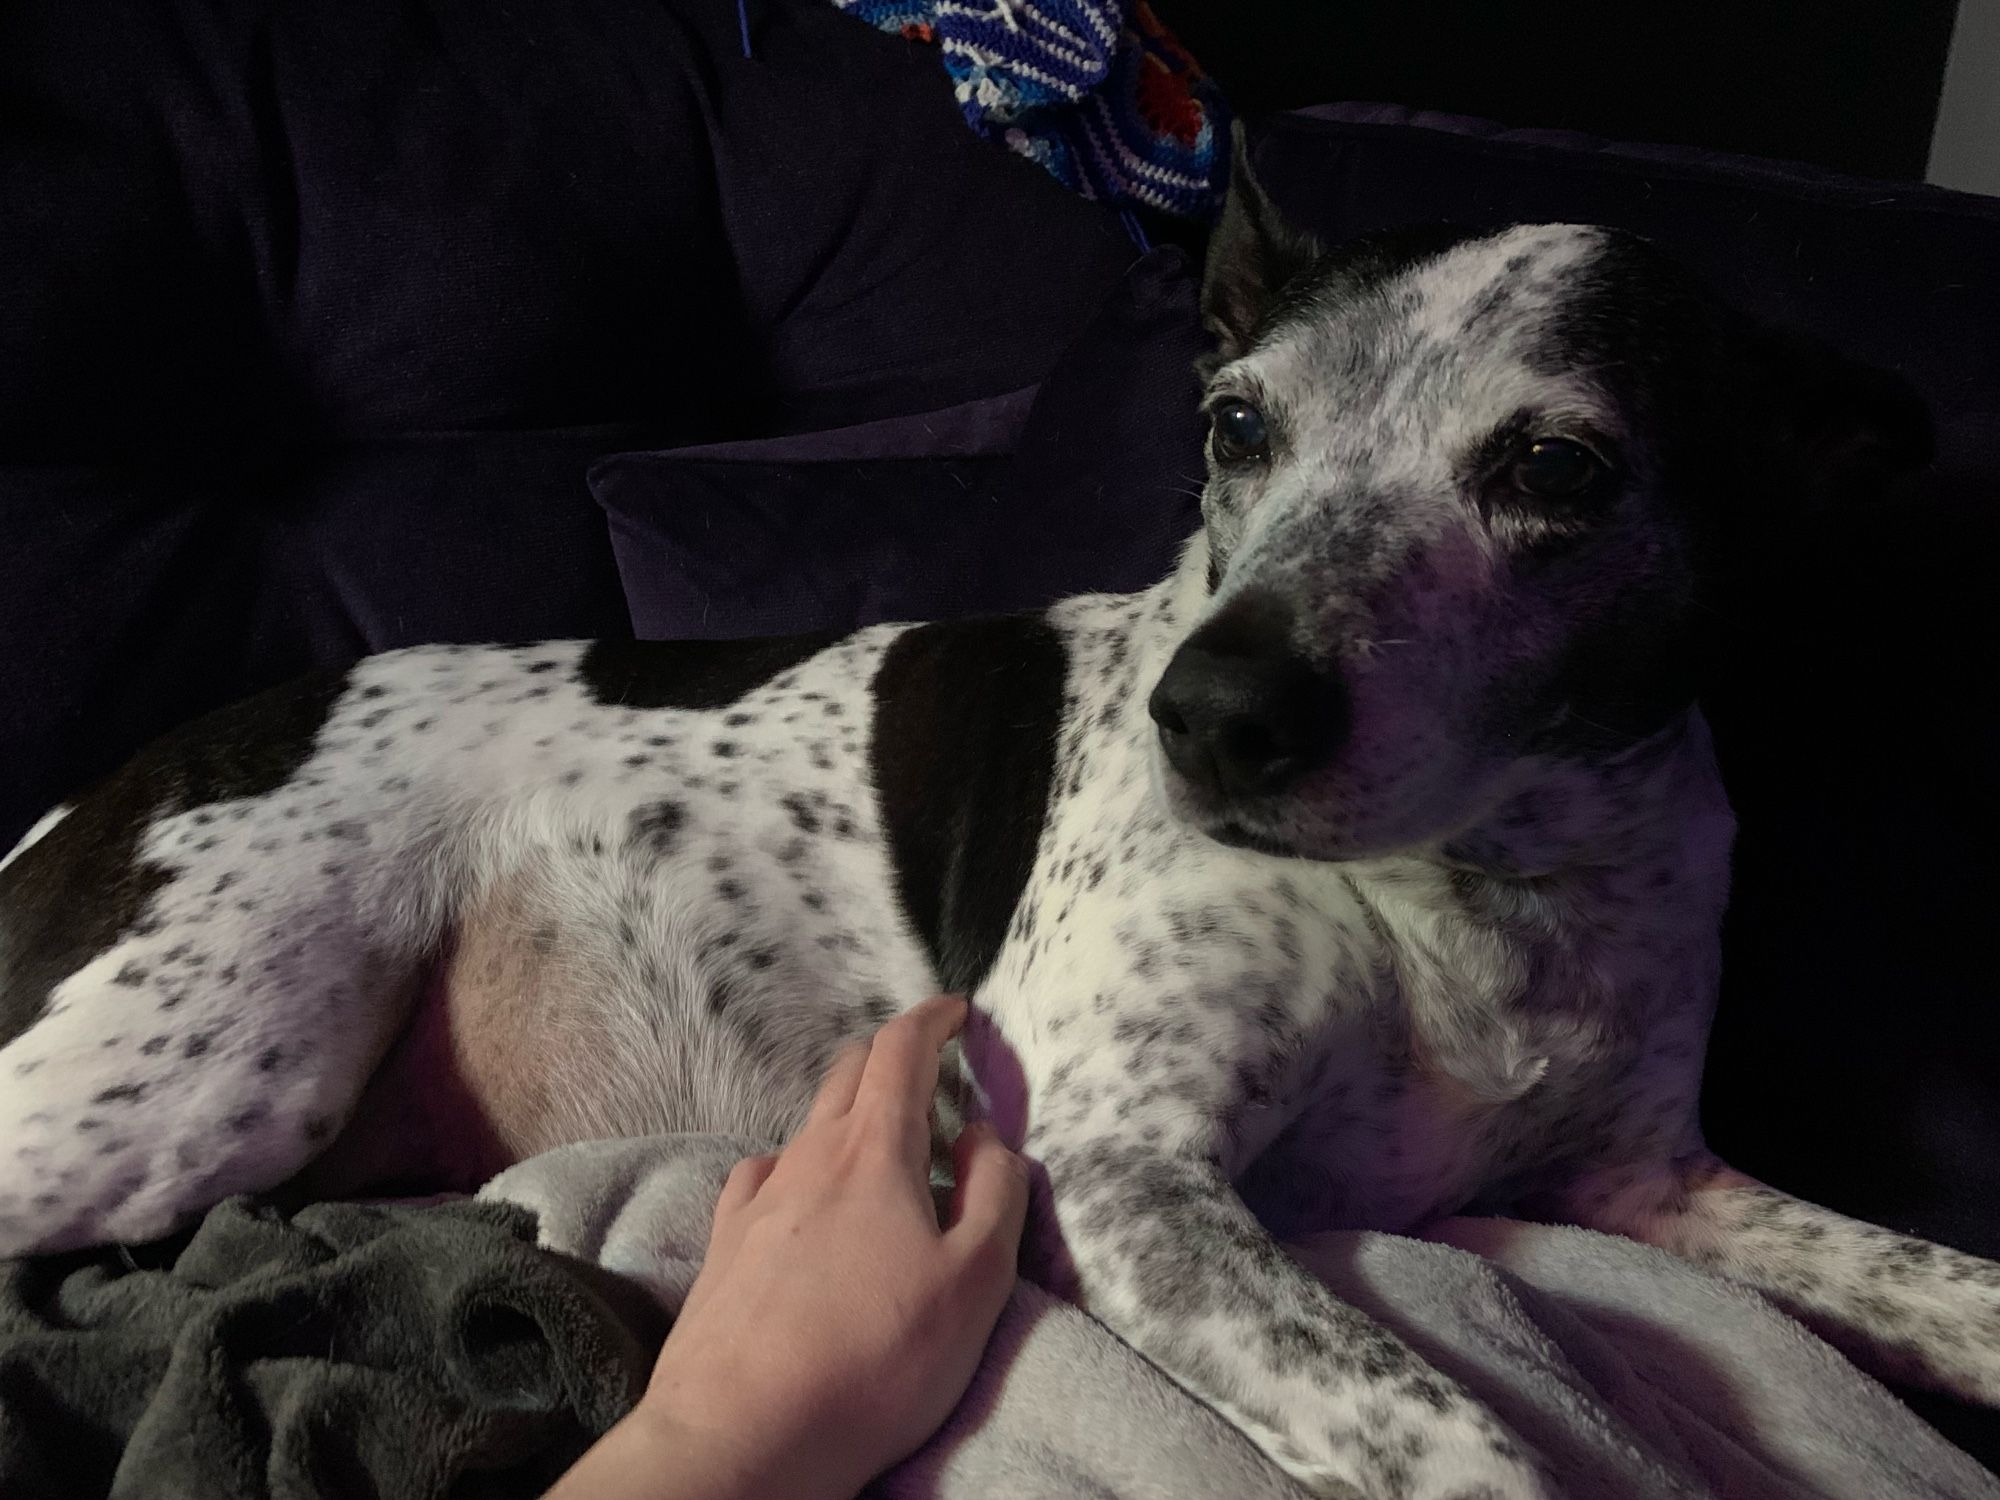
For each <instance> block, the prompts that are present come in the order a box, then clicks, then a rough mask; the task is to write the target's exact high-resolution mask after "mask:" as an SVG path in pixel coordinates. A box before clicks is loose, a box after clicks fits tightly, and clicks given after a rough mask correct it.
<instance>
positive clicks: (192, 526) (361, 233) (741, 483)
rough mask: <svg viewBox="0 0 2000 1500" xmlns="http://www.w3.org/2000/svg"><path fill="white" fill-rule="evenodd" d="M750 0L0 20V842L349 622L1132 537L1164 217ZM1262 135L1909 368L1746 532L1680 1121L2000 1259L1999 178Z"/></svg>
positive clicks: (372, 643)
mask: <svg viewBox="0 0 2000 1500" xmlns="http://www.w3.org/2000/svg"><path fill="white" fill-rule="evenodd" d="M750 15H751V20H752V26H751V37H750V40H751V46H750V49H749V55H748V56H746V55H745V53H744V48H743V44H742V39H741V36H740V33H739V23H738V15H737V9H736V6H735V4H734V3H733V0H667V3H661V0H644V3H641V0H563V3H561V4H557V3H553V0H527V3H523V4H516V5H511V6H507V7H500V8H496V7H493V6H490V5H485V4H479V3H475V0H415V3H410V4H397V5H392V4H389V3H386V0H351V3H349V4H346V5H342V6H339V7H324V6H321V7H313V6H284V7H280V6H277V5H275V4H270V3H254V0H242V3H236V4H204V3H198V0H158V3H154V4H151V5H148V6H144V7H129V8H125V9H119V10H115V11H114V10H113V9H111V8H109V7H107V8H106V9H105V11H104V14H103V15H102V16H101V17H99V18H98V19H96V20H94V21H90V22H85V21H83V20H80V19H79V11H78V9H77V7H76V6H75V5H73V4H72V3H70V0H17V3H16V4H14V5H12V6H9V7H7V8H6V9H5V10H4V11H0V285H3V286H4V288H5V291H4V294H3V295H0V558H4V564H0V568H4V571H0V646H4V648H5V649H4V650H0V765H4V766H5V768H6V769H5V774H4V776H0V846H5V845H7V844H9V843H11V841H12V839H13V837H14V836H15V835H16V834H18V833H19V832H20V831H21V830H22V829H23V828H25V827H26V825H27V824H28V823H29V822H30V821H31V820H32V819H33V817H34V816H35V815H36V814H37V813H38V812H39V811H41V810H42V809H43V808H44V807H46V806H47V805H48V804H50V803H51V802H52V801H54V800H56V799H58V798H60V797H62V796H63V795H65V794H66V793H68V792H69V791H71V790H73V789H74V788H76V787H77V786H78V785H79V784H81V783H83V782H84V781H86V780H88V779H89V778H91V777H93V776H95V775H97V774H99V773H101V772H103V771H105V770H106V769H108V768H109V767H111V766H112V765H113V764H115V763H116V762H118V761H119V760H120V759H122V758H123V757H124V756H125V755H126V754H128V753H129V752H130V751H131V750H132V749H133V748H134V747H135V746H136V745H137V744H139V743H140V742H142V741H143V740H145V739H147V738H148V737H150V736H151V735H153V734H155V733H156V732H158V731H159V730H161V729H163V728H165V727H166V726H168V725H170V724H172V723H173V722H175V721H177V720H179V719H182V718H184V717H186V716H189V715H191V714H193V713H195V712H197V711H200V710H202V709H205V708H208V707H211V706H213V705H215V704H217V703H220V702H222V701H225V700H228V699H231V698H234V697H237V696H240V695H242V694H245V693H247V692H250V691H252V690H254V689H257V688H260V687H263V686H265V685H268V684H270V683H272V682H275V681H278V680H280V679H283V678H285V677H287V676H290V675H292V674H295V673H297V672H298V671H300V670H301V669H304V668H306V667H309V666H312V665H315V664H323V663H330V662H336V661H340V660H345V659H348V658H351V657H353V656H355V655H358V654H361V653H365V652H371V651H377V650H382V649H386V648H390V647H394V646H399V645H404V644H408V643H412V642H419V641H432V640H477V639H492V638H524V637H527V638H533V637H545V636H552V635H582V634H621V633H626V632H628V631H630V630H633V629H634V628H636V629H637V630H639V631H640V632H641V633H644V634H655V635H711V636H723V635H738V634H758V633H777V632H784V631H791V630H797V629H807V628H818V627H822V626H838V625H842V624H851V623H854V622H857V621H861V620H866V619H878V618H884V617H889V616H896V615H903V616H911V615H933V614H943V613H950V612H966V611H973V610H987V609H1004V608H1014V607H1028V606H1032V605H1034V604H1037V603H1039V602H1042V601H1044V600H1046V599H1049V598H1052V597H1055V596H1057V595H1059V594H1061V593H1063V592H1067V591H1071V590H1075V589H1082V588H1092V587H1124V586H1133V585H1137V584H1140V583H1142V582H1144V581H1147V580H1148V579H1149V578H1150V577H1151V576H1153V575H1155V574H1156V573H1157V572H1158V571H1159V570H1160V569H1161V568H1163V567H1164V565H1165V563H1166V560H1167V559H1168V557H1169V556H1170V555H1171V553H1172V550H1173V548H1174V546H1175V544H1176V542H1177V541H1178V540H1179V538H1180V537H1181V536H1183V535H1184V534H1185V532H1186V531H1187V529H1188V528H1189V527H1191V526H1192V524H1193V521H1194V515H1195V512H1194V509H1193V498H1192V492H1193V490H1194V488H1195V487H1196V486H1197V485H1198V483H1199V473H1200V452H1199V434H1198V432H1197V431H1196V429H1195V424H1194V421H1193V397H1194V386H1193V383H1192V376H1191V374H1190V371H1189V363H1190V361H1191V360H1192V358H1193V357H1194V355H1195V354H1196V353H1197V352H1198V350H1199V349H1200V347H1201V341H1200V335H1199V332H1198V329H1197V327H1196V323H1195V317H1194V296H1193V285H1194V283H1193V271H1192V268H1191V267H1190V265H1189V264H1188V261H1187V259H1186V258H1185V257H1184V256H1183V255H1182V254H1181V253H1180V252H1179V251H1177V250H1173V249H1162V250H1155V251H1153V252H1151V253H1149V254H1141V252H1140V251H1139V250H1138V249H1137V248H1136V247H1135V246H1134V245H1133V244H1132V243H1131V242H1130V241H1129V240H1128V239H1127V237H1126V235H1125V232H1124V231H1123V229H1121V227H1120V225H1119V224H1118V222H1117V220H1116V219H1115V218H1114V217H1113V216H1111V215H1109V214H1107V213H1104V212H1102V211H1099V210H1097V209H1095V208H1093V207H1091V206H1090V205H1087V204H1084V203H1081V202H1078V201H1075V200H1073V199H1071V198H1069V197H1068V196H1066V195H1065V194H1064V193H1063V192H1062V191H1061V190H1060V189H1058V188H1057V187H1056V186H1055V185H1054V184H1053V183H1052V182H1051V181H1049V180H1047V179H1046V178H1044V177H1043V176H1041V175H1040V173H1039V172H1038V171H1037V170H1036V169H1035V168H1033V167H1031V166H1029V165H1027V164H1025V163H1023V162H1021V161H1019V160H1017V159H1015V158H1012V157H1010V156H1008V155H1007V154H1006V153H1004V152H1003V151H1001V150H999V149H997V148H995V147H993V146H991V145H988V144H985V143H983V142H980V141H978V140H976V139H975V138H973V137H972V136H971V135H970V134H969V133H968V132H967V131H966V130H965V129H964V126H963V124H962V123H961V121H960V118H959V116H958V113H957V110H956V108H955V107H954V105H953V103H952V101H951V97H950V92H949V89H948V87H947V85H946V82H945V80H944V77H943V75H942V72H941V70H939V69H938V67H937V66H936V60H935V58H934V57H933V56H932V55H931V54H930V53H929V52H928V51H927V50H926V49H924V48H922V47H920V46H916V45H913V44H910V43H906V42H903V41H900V40H897V39H895V38H891V37H888V36H884V35H879V34H877V33H875V32H872V31H869V30H868V29H866V28H865V27H863V26H861V25H860V24H859V23H856V22H853V21H851V20H849V19H847V18H845V17H843V16H841V15H838V14H836V13H834V12H833V11H832V10H831V9H830V8H829V7H827V6H825V5H823V4H820V3H818V0H768V3H759V4H757V5H756V6H754V7H752V9H751V12H750ZM1257 152H1258V160H1259V164H1260V168H1261V170H1262V173H1263V176H1264V178H1265V180H1266V182H1267V185H1268V186H1269V187H1270V189H1271V191H1272V192H1273V194H1274V196H1275V197H1276V198H1277V199H1278V200H1279V201H1280V202H1281V203H1282V204H1283V205H1284V206H1285V207H1286V208H1287V209H1288V210H1289V211H1290V212H1291V213H1292V214H1293V216H1294V217H1296V218H1297V219H1298V220H1299V221H1300V222H1302V223H1303V224H1305V225H1307V226H1308V227H1310V228H1312V229H1313V230H1315V231H1316V232H1318V233H1319V234H1321V235H1322V236H1323V237H1325V238H1328V239H1337V238H1339V237H1341V236H1343V235H1346V234H1349V233H1354V232H1358V231H1362V230H1367V229H1372V228H1379V227H1384V226H1388V225H1393V224H1401V223H1411V222H1422V221H1431V220H1440V219H1446V220H1455V221H1459V222H1466V223H1500V222H1508V221H1514V220H1522V219H1568V220H1591V221H1602V222H1609V223H1616V224H1621V225H1625V226H1627V227H1630V228H1634V229H1638V230H1640V231H1643V232H1645V233H1647V234H1650V235H1653V236H1655V237H1656V238H1658V239H1659V240H1660V241H1662V242H1663V243H1664V244H1666V245H1667V246H1668V247H1669V248H1670V249H1673V250H1675V251H1677V252H1680V253H1681V254H1683V255H1684V256H1685V257H1686V258H1687V259H1688V260H1689V261H1691V262H1692V263H1693V264H1694V265H1696V266H1697V267H1698V268H1699V269H1701V270H1702V271H1704V272H1706V273H1708V274H1709V275H1710V276H1711V277H1713V278H1714V279H1716V280H1717V282H1718V283H1719V284H1720V285H1721V286H1722V287H1723V288H1724V290H1726V291H1727V292H1728V293H1730V294H1731V295H1733V296H1734V297H1736V298H1737V299H1738V300H1739V301H1741V302H1743V303H1745V304H1746V305H1748V306H1750V307H1752V308H1753V309H1757V310H1761V311H1763V312H1765V313H1766V314H1767V315H1768V316H1771V317H1773V318H1776V319H1779V320H1781V321H1787V322H1790V323H1793V324H1796V325H1799V326H1802V327H1804V328H1806V329H1808V330H1811V331H1814V332H1818V333H1820V334H1822V335H1823V336H1825V337H1827V338H1828V339H1830V340H1831V341H1833V342H1835V343H1837V344H1839V345H1841V346H1842V347H1844V348H1846V349H1847V350H1849V351H1850V352H1852V353H1855V354H1858V355H1861V356H1863V357H1866V358H1869V359H1872V360H1874V361H1877V362H1879V363H1882V364H1884V365H1888V366H1891V367H1894V368H1898V369H1900V370H1902V371H1903V372H1904V373H1905V374H1906V375H1908V376H1909V377H1910V378H1911V379H1912V380H1913V381H1914V382H1915V383H1916V384H1917V385H1918V386H1919V387H1920V388H1922V389H1923V390H1924V392H1925V393H1926V395H1927V396H1928V397H1929V398H1930V400H1931V402H1932V404H1933V407H1934V409H1935V411H1936V413H1937V417H1938V424H1939V432H1940V457H1939V461H1938V463H1937V465H1936V468H1935V470H1934V471H1933V473H1931V474H1930V475H1928V476H1926V478H1925V481H1924V483H1923V484H1922V485H1920V486H1919V487H1917V489H1916V491H1915V492H1914V493H1912V494H1911V495H1910V496H1908V497H1906V499H1905V500H1904V501H1903V502H1901V503H1899V504H1898V505H1897V506H1896V507H1894V508H1893V509H1890V510H1884V511H1882V512H1879V513H1871V514H1867V515H1859V516H1843V517H1837V518H1830V519H1829V520H1828V521H1827V522H1826V524H1824V525H1823V526H1820V527H1817V528H1815V529H1813V530H1812V531H1811V532H1810V533H1808V534H1803V535H1799V536H1797V537H1796V538H1794V539H1792V544H1791V545H1788V546H1786V547H1785V548H1784V549H1783V551H1782V553H1781V554H1777V553H1774V555H1773V556H1771V557H1770V558H1769V559H1767V560H1766V561H1765V564H1764V566H1765V571H1766V574H1767V576H1768V580H1769V582H1768V589H1767V590H1765V592H1764V595H1763V597H1760V599H1759V600H1758V601H1757V602H1756V607H1755V608H1754V609H1748V610H1746V611H1745V613H1744V616H1743V618H1742V619H1741V621H1740V622H1739V629H1740V639H1739V642H1738V644H1739V646H1740V649H1739V650H1737V651H1735V652H1733V653H1732V655H1731V659H1730V661H1729V663H1728V665H1727V670H1726V672H1725V673H1724V674H1723V675H1722V676H1721V677H1720V678H1719V679H1718V680H1717V682H1716V683H1715V684H1714V688H1713V692H1712V694H1711V698H1710V709H1711V713H1712V716H1713V718H1714V719H1715V721H1716V725H1717V731H1718V737H1719V741H1720V744H1721V746H1722V751H1723V755H1724V759H1725V769H1726V771H1727V774H1728V776H1729V779H1730V783H1731V788H1732V794H1733V795H1734V797H1735V799H1736V801H1737V804H1738V807H1739V811H1740V812H1741V815H1742V820H1743V834H1742V840H1741V845H1740V858H1739V892H1738V895H1737V898H1736V902H1735V906H1734V910H1733V913H1732V917H1731V923H1730V932H1729V944H1730V952H1729V967H1728V971H1727V990H1726V995H1725V1005H1724V1014H1723V1019H1722V1022H1721V1024H1720V1027H1719V1030H1718V1033H1717V1041H1716V1046H1715V1051H1714V1056H1713V1062H1712V1075H1711V1087H1710V1091H1709V1097H1708V1113H1709V1123H1710V1127H1711V1134H1712V1136H1713V1138H1714V1139H1715V1141H1716V1143H1717V1145H1718V1146H1719V1147H1720V1148H1721V1149H1722V1150H1723V1151H1724V1152H1725V1153H1726V1154H1727V1155H1729V1156H1731V1157H1732V1158H1733V1159H1735V1160H1736V1161H1737V1162H1738V1163H1739V1164H1740V1165H1741V1166H1743V1167H1745V1168H1746V1169H1749V1170H1752V1171H1755V1172H1758V1173H1760V1174H1762V1175H1765V1176H1768V1177H1770V1178H1772V1179H1774V1180H1776V1181H1779V1182H1781V1183H1783V1184H1784V1185H1785V1186H1787V1187H1789V1188H1792V1189H1794V1190H1796V1191H1800V1192H1803V1193H1806V1194H1808V1195H1810V1196H1814V1197H1816V1198H1818V1199H1820V1200H1821V1201H1824V1202H1827V1203H1830V1204H1832V1205H1834V1206H1837V1207H1841V1208H1843V1209H1846V1210H1848V1211H1850V1212H1855V1213H1858V1214H1861V1215H1863V1216H1866V1217H1870V1218H1874V1219H1877V1220H1880V1221H1883V1222H1886V1223H1890V1224H1894V1225H1897V1226H1899V1227H1903V1228H1907V1229H1912V1230H1915V1231H1917V1232H1920V1233H1923V1234H1926V1235H1929V1236H1932V1237H1936V1238H1941V1239H1944V1240H1947V1241H1950V1242H1952V1243H1956V1244H1959V1245H1961V1246H1963V1247H1965V1248H1967V1249H1970V1250H1974V1251H1978V1252H1981V1253H1984V1254H1987V1255H2000V1010H1996V1008H1995V1007H1993V1006H1992V1005H1991V1004H1990V997H1991V995H1992V993H1993V981H1992V979H1991V978H1990V976H1989V975H1988V974H1987V973H1986V972H1985V970H1984V967H1983V964H1984V958H1985V946H1984V923H1985V922H1986V921H1987V920H1988V915H1987V912H1986V909H1985V905H1986V902H1985V897H1984V895H1983V889H1984V886H1985V884H1986V881H1987V880H1989V879H1990V877H1987V876H1986V875H1985V871H1986V866H1987V863H1988V850H1989V849H1990V848H1991V847H1992V845H1993V843H1994V838H1995V833H1996V827H1995V824H1996V818H1995V805H1994V804H1995V797H1994V782H1993V779H1992V774H1991V769H1990V768H1991V767H1993V766H1994V765H1996V764H2000V755H1996V750H2000V746H1996V745H1995V742H1994V732H1993V730H1992V727H1991V724H1990V723H1989V722H1988V718H1989V714H1990V709H1989V707H1988V700H1989V699H1990V698H1991V696H1992V689H1991V687H1990V684H1991V682H1992V681H1993V680H1994V671H1995V663H1994V660H1993V655H1994V653H1993V648H1992V646H1991V644H1990V637H1991V634H1992V632H1991V629H1990V626H1988V625H1987V622H1986V620H1985V607H1984V606H1982V605H1980V604H1978V602H1977V601H1978V600H1979V599H1980V598H1982V597H1985V596H1986V593H1987V590H1988V588H1989V587H1990V585H1989V584H1988V583H1987V581H1986V579H1985V578H1984V577H1983V576H1982V575H1983V574H1984V573H1985V572H1986V571H1987V568H1988V559H1989V558H1991V557H1994V556H1996V555H2000V551H1996V548H1995V543H1996V541H2000V535H1996V521H1995V515H1996V511H1995V501H1996V499H2000V338H1996V337H1995V330H1996V329H2000V277H1996V275H1995V274H1994V273H1995V271H1996V269H2000V202H1996V201H1992V200H1981V199H1972V198H1967V197H1964V196H1959V195H1952V194H1947V193H1942V192H1937V191H1931V190H1927V189H1921V188H1914V187H1907V186H1900V185H1886V184H1881V183H1865V182H1854V181H1848V180H1843V179H1838V178H1834V177H1830V176H1827V175H1825V174H1822V173H1815V172H1810V171H1807V170H1805V169H1796V168H1791V167H1786V166H1781V165H1777V164H1772V163H1764V162H1750V161H1744V160H1739V159H1728V158H1719V157H1715V156H1711V155H1705V154H1700V153H1694V152H1688V151H1666V150H1660V149H1654V148H1642V147H1623V146H1614V145H1610V144H1607V143H1603V142H1598V141H1592V140H1586V139H1580V138H1576V137H1568V136H1557V135H1552V134H1549V133H1544V132H1526V131H1504V130H1500V129H1497V128H1495V127H1492V126H1487V125H1483V124H1480V123H1478V122H1473V121H1466V120H1459V119H1452V118H1442V117H1432V116H1426V115H1416V114H1412V113H1410V112H1408V111H1404V110H1400V109H1395V108H1390V107H1385V106H1353V105H1347V106H1334V107H1331V108H1327V109H1323V110H1315V111H1308V112H1306V113H1303V114H1299V115H1290V116H1285V117H1282V118H1279V119H1276V120H1274V121H1271V122H1268V123H1267V125H1266V127H1265V128H1264V129H1263V130H1262V131H1261V132H1260V134H1259V136H1258V146H1257ZM1746 419H1754V414H1746ZM1982 640H1985V641H1987V642H1988V644H1986V645H1981V644H1980V642H1981V641H1982ZM1925 1410H1926V1411H1927V1412H1928V1413H1929V1414H1931V1415H1932V1416H1933V1418H1934V1420H1936V1421H1938V1422H1939V1423H1940V1425H1941V1426H1944V1427H1945V1428H1946V1429H1947V1431H1948V1432H1950V1433H1951V1434H1952V1435H1954V1436H1956V1437H1958V1438H1959V1439H1960V1440H1961V1441H1963V1442H1965V1443H1967V1444H1968V1445H1969V1446H1971V1447H1973V1448H1974V1449H1975V1451H1978V1452H1980V1453H1982V1454H1983V1455H1984V1456H1985V1457H1986V1458H1987V1461H1988V1462H1994V1461H1995V1459H1996V1458H2000V1437H1996V1433H1995V1431H1994V1430H1993V1428H1992V1425H1991V1424H1990V1423H1982V1421H1981V1419H1980V1418H1979V1417H1978V1416H1977V1415H1976V1414H1969V1413H1963V1412H1959V1411H1957V1410H1956V1409H1953V1408H1950V1407H1948V1406H1947V1405H1945V1404H1943V1403H1932V1404H1930V1405H1927V1406H1926V1408H1925Z"/></svg>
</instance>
